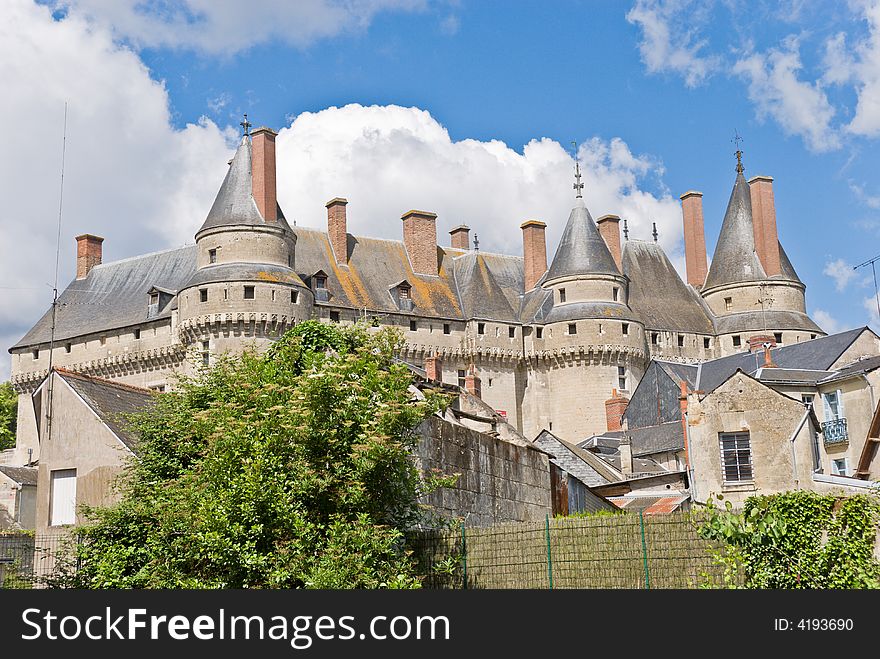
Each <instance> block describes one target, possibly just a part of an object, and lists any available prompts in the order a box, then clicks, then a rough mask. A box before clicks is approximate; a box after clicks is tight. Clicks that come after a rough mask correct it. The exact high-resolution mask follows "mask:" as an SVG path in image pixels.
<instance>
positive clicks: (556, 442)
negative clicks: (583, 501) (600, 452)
mask: <svg viewBox="0 0 880 659" xmlns="http://www.w3.org/2000/svg"><path fill="white" fill-rule="evenodd" d="M533 443H534V444H535V445H537V446H538V447H539V448H541V449H543V450H544V451H546V452H547V453H549V454H550V455H552V456H553V457H554V459H555V460H556V461H557V464H558V465H559V466H560V467H561V468H562V469H564V470H565V471H567V472H568V473H570V474H572V475H573V476H575V477H576V478H577V479H578V480H580V481H581V482H583V483H584V484H585V485H589V486H591V487H592V486H595V485H602V484H604V483H613V482H616V481H619V480H621V479H622V478H623V475H622V474H621V473H620V472H619V471H618V470H617V469H615V468H614V467H612V466H611V465H609V464H608V463H607V462H605V461H604V460H602V459H601V458H600V457H598V456H596V455H593V454H592V453H590V452H589V451H585V450H584V449H582V448H580V447H578V446H575V445H574V444H571V443H570V442H566V441H565V440H563V439H560V438H559V437H557V436H556V435H554V434H553V433H552V432H550V431H549V430H542V431H541V432H540V433H539V434H538V436H537V437H535V439H534V440H533Z"/></svg>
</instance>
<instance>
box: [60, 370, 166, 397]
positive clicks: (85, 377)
mask: <svg viewBox="0 0 880 659" xmlns="http://www.w3.org/2000/svg"><path fill="white" fill-rule="evenodd" d="M52 370H53V371H55V372H56V373H59V374H61V375H62V376H70V377H73V378H76V379H79V380H88V381H91V382H95V383H97V384H106V385H110V386H112V387H117V388H119V389H125V390H127V391H132V392H134V393H138V394H148V395H150V396H152V395H154V393H155V392H153V391H151V390H150V389H145V388H144V387H137V386H135V385H133V384H125V383H124V382H114V381H113V380H106V379H104V378H96V377H95V376H93V375H86V374H85V373H79V372H77V371H71V370H69V369H66V368H62V367H60V366H56V367H54V368H53V369H52Z"/></svg>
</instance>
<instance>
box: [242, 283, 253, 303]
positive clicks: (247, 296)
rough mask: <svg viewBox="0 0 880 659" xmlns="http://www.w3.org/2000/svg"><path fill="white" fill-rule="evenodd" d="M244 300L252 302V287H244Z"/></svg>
mask: <svg viewBox="0 0 880 659" xmlns="http://www.w3.org/2000/svg"><path fill="white" fill-rule="evenodd" d="M244 299H245V300H253V299H254V287H253V286H245V287H244Z"/></svg>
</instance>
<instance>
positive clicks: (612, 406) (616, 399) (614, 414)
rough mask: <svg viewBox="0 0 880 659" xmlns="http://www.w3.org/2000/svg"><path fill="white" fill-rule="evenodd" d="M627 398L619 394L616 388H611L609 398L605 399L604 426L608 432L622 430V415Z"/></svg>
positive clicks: (627, 402)
mask: <svg viewBox="0 0 880 659" xmlns="http://www.w3.org/2000/svg"><path fill="white" fill-rule="evenodd" d="M627 405H629V399H628V398H626V397H625V396H621V395H620V392H619V391H617V389H612V390H611V398H609V399H608V400H606V401H605V427H606V428H607V429H608V432H614V431H616V430H623V415H624V413H625V412H626V407H627Z"/></svg>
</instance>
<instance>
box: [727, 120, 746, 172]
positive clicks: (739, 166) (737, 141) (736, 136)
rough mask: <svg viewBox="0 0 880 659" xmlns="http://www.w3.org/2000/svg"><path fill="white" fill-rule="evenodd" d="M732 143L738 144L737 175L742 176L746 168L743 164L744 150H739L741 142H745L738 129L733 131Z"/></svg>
mask: <svg viewBox="0 0 880 659" xmlns="http://www.w3.org/2000/svg"><path fill="white" fill-rule="evenodd" d="M730 141H731V142H733V143H734V144H736V173H737V174H742V173H743V170H744V169H745V168H744V167H743V163H742V155H743V152H742V149H740V148H739V145H740V142H742V141H743V138H742V136H740V134H739V133H738V132H737V130H736V128H734V129H733V139H732V140H730Z"/></svg>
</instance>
